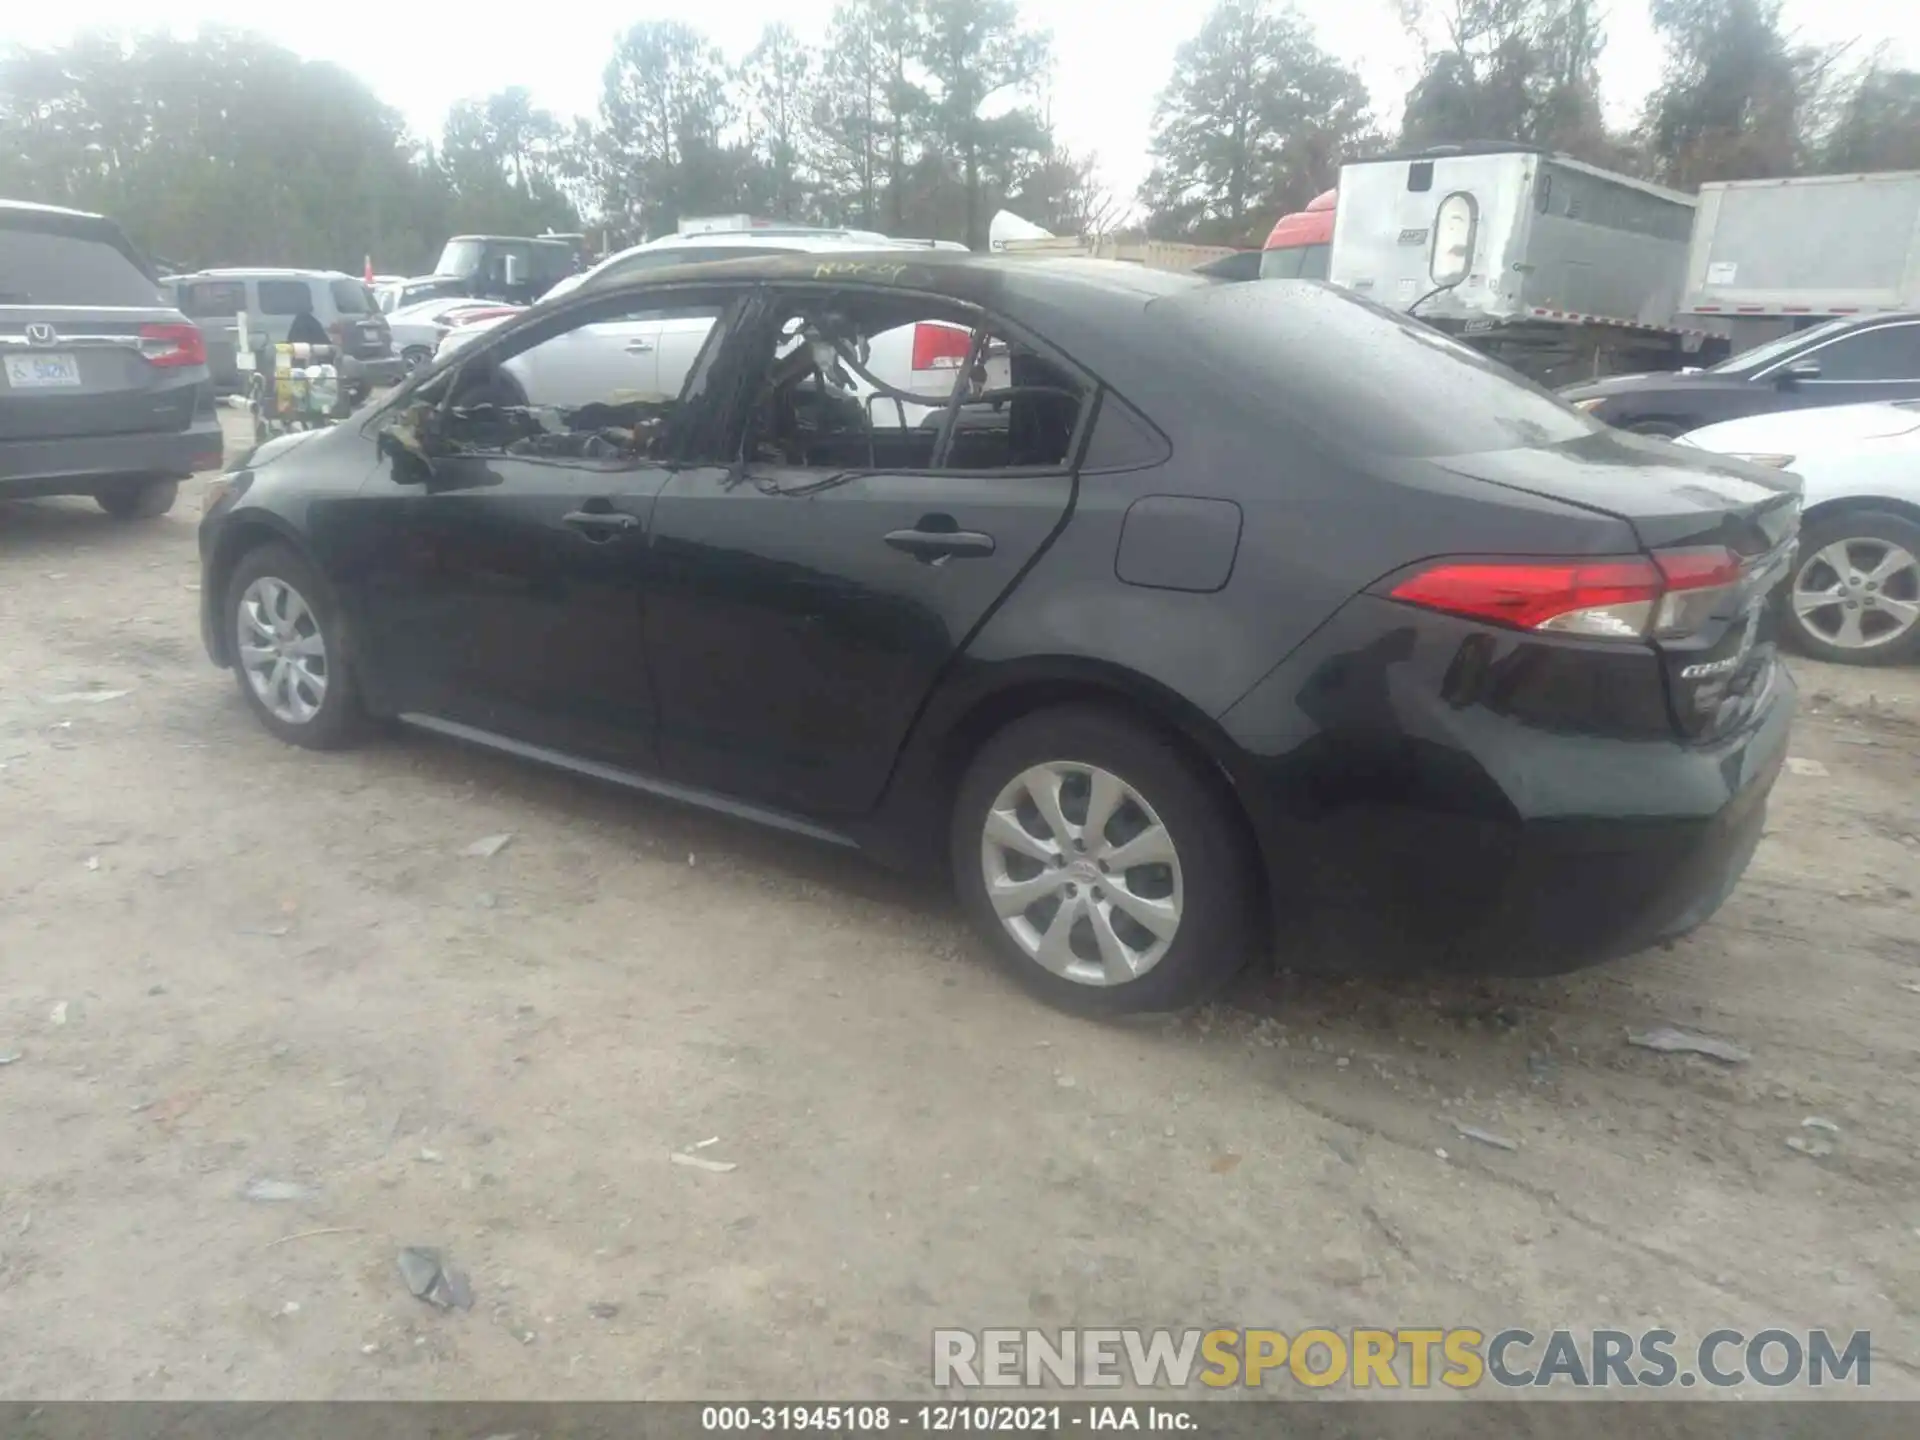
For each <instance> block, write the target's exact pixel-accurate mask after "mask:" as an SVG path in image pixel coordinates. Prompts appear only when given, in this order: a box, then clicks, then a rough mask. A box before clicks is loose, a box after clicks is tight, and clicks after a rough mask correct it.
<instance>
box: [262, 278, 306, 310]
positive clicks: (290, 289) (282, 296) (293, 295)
mask: <svg viewBox="0 0 1920 1440" xmlns="http://www.w3.org/2000/svg"><path fill="white" fill-rule="evenodd" d="M257 288H258V289H259V292H260V313H261V314H263V315H298V314H299V313H300V312H301V311H302V310H311V309H313V296H312V294H310V293H309V292H308V290H307V282H306V281H304V280H262V281H260V282H259V283H258V287H257Z"/></svg>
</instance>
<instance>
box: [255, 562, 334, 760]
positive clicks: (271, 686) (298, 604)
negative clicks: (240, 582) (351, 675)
mask: <svg viewBox="0 0 1920 1440" xmlns="http://www.w3.org/2000/svg"><path fill="white" fill-rule="evenodd" d="M236 629H237V630H238V634H237V636H236V637H235V638H236V642H237V647H238V648H237V653H238V655H239V657H240V666H241V669H242V670H243V671H244V672H245V673H246V677H247V682H248V683H249V684H250V685H251V686H252V687H253V693H254V695H255V696H256V697H257V698H258V699H259V701H260V703H261V704H262V705H264V706H266V708H267V711H268V713H269V714H271V715H272V716H273V717H274V718H275V719H276V720H281V721H284V722H285V723H287V724H289V725H305V724H306V723H307V722H308V721H310V720H312V719H313V717H314V716H316V715H318V714H319V713H320V707H321V706H322V705H323V704H325V703H326V698H327V673H328V672H327V642H326V636H324V635H323V634H322V633H321V631H320V622H319V620H318V619H317V618H316V617H315V616H314V613H313V607H312V606H310V605H309V604H307V602H306V599H305V597H303V596H302V595H301V594H300V592H299V591H298V590H295V589H294V588H293V586H291V585H289V584H288V583H287V582H286V581H284V580H280V579H276V578H275V577H273V576H271V575H262V576H261V577H260V578H259V579H257V580H255V581H254V582H253V583H252V584H251V585H249V586H247V588H246V590H245V591H244V592H243V593H242V594H241V596H240V606H239V612H238V619H237V623H236Z"/></svg>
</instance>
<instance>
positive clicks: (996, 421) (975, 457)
mask: <svg viewBox="0 0 1920 1440" xmlns="http://www.w3.org/2000/svg"><path fill="white" fill-rule="evenodd" d="M977 322H978V317H977V316H971V315H963V314H961V313H960V312H955V313H953V314H951V315H949V314H942V313H938V312H937V311H934V310H931V309H930V307H929V304H928V302H927V301H925V300H923V299H920V298H918V297H912V296H898V295H885V294H872V293H866V292H829V293H827V294H824V295H821V296H819V297H818V298H813V297H809V298H808V299H806V300H805V301H803V302H800V303H797V304H793V305H790V306H787V307H784V313H781V314H780V315H779V317H778V323H777V325H775V326H773V327H772V335H773V340H772V346H771V348H772V354H771V355H770V357H769V360H768V363H767V364H766V365H765V367H764V370H763V372H762V378H761V380H760V383H759V386H758V388H757V392H756V395H755V400H754V403H753V406H752V409H751V413H750V416H749V419H748V425H747V432H746V444H745V451H744V453H745V455H746V456H747V458H749V459H750V460H753V461H758V462H762V463H767V464H773V465H779V466H786V467H792V468H797V469H829V470H856V469H864V470H882V469H885V470H896V469H899V470H931V469H941V470H1005V469H1020V468H1051V467H1056V466H1059V465H1061V464H1064V463H1065V462H1066V459H1067V456H1068V452H1069V450H1070V449H1071V447H1072V443H1073V437H1074V432H1075V427H1076V425H1077V422H1078V419H1079V414H1080V407H1081V403H1082V401H1083V400H1084V399H1085V398H1086V390H1085V387H1084V386H1082V385H1081V384H1080V383H1079V381H1078V380H1077V378H1076V377H1075V376H1074V375H1073V374H1071V373H1070V372H1069V371H1068V370H1066V369H1065V367H1063V366H1061V365H1059V364H1057V363H1055V362H1054V361H1053V360H1051V359H1049V358H1048V357H1046V356H1044V355H1041V354H1039V353H1038V352H1036V351H1035V350H1033V349H1032V348H1030V347H1028V346H1025V345H1022V344H1020V343H1019V342H1017V341H1009V340H1006V339H1004V338H1002V337H1000V336H997V335H995V334H994V333H993V332H992V331H991V330H988V329H986V328H983V327H981V326H980V325H979V324H978V323H977ZM927 326H934V327H939V328H942V329H946V330H951V331H955V332H960V333H964V334H965V335H966V337H967V345H966V353H965V355H964V357H962V356H958V355H956V356H954V357H953V360H952V363H951V365H950V367H943V368H942V370H940V371H937V372H935V373H936V374H941V375H944V373H945V371H946V369H948V368H950V369H951V373H952V375H953V381H952V383H951V385H948V386H944V387H942V386H939V385H937V384H936V385H928V386H925V387H923V388H920V389H916V390H902V389H900V388H898V387H897V386H894V385H890V384H888V383H887V382H886V381H884V380H882V379H880V378H879V377H878V376H877V375H876V374H875V373H874V371H873V369H872V368H871V365H870V361H871V359H872V355H873V349H874V345H875V342H876V341H882V342H883V343H884V339H885V338H886V337H899V336H901V335H902V334H903V332H904V333H905V334H911V333H912V332H915V331H917V330H919V329H921V328H923V327H927ZM763 343H764V342H763ZM921 373H925V372H921V371H916V375H918V374H921Z"/></svg>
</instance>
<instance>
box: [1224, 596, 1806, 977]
mask: <svg viewBox="0 0 1920 1440" xmlns="http://www.w3.org/2000/svg"><path fill="white" fill-rule="evenodd" d="M1383 607H1384V608H1383ZM1383 626H1393V627H1397V628H1382V627H1383ZM1369 632H1370V633H1371V636H1372V637H1373V638H1372V640H1371V642H1369V639H1368V638H1367V637H1368V634H1369ZM1305 651H1307V652H1312V653H1303V654H1302V655H1301V656H1299V657H1296V659H1295V660H1292V661H1289V662H1288V663H1287V664H1286V665H1284V666H1282V667H1281V669H1280V670H1279V671H1276V672H1275V673H1274V675H1272V676H1269V677H1268V679H1267V680H1265V681H1263V682H1262V683H1261V685H1260V686H1258V687H1256V689H1255V690H1254V692H1253V693H1252V694H1250V695H1249V696H1247V697H1246V698H1245V699H1244V700H1242V701H1241V702H1240V703H1239V704H1238V705H1236V706H1235V707H1234V708H1233V709H1232V710H1231V711H1229V712H1228V714H1227V715H1226V716H1225V717H1223V723H1224V724H1225V725H1226V726H1227V729H1228V731H1229V733H1230V734H1232V735H1233V736H1234V738H1235V739H1237V740H1238V741H1239V742H1240V744H1241V745H1242V746H1244V747H1245V748H1246V750H1248V751H1250V752H1252V761H1251V765H1250V767H1249V768H1248V769H1247V770H1246V772H1245V773H1242V774H1239V775H1236V776H1235V779H1236V781H1237V782H1238V788H1239V790H1240V793H1241V797H1242V800H1243V802H1244V803H1245V805H1246V808H1247V811H1248V814H1249V816H1250V817H1251V818H1252V820H1253V823H1254V829H1255V832H1256V835H1257V837H1258V840H1259V843H1260V847H1261V851H1262V857H1263V859H1264V861H1265V864H1266V869H1267V875H1268V881H1269V885H1268V889H1269V892H1270V894H1271V897H1272V903H1273V912H1274V926H1275V932H1276V938H1277V939H1278V941H1279V945H1280V951H1281V954H1282V955H1283V956H1285V957H1286V958H1287V962H1288V963H1297V964H1300V965H1303V966H1304V965H1316V966H1321V967H1326V968H1338V969H1347V970H1398V969H1407V968H1421V967H1432V966H1441V967H1444V968H1448V969H1457V970H1462V971H1475V972H1482V973H1491V974H1513V975H1520V974H1535V975H1540V974H1554V973H1559V972H1563V971H1568V970H1574V969H1578V968H1580V967H1582V966H1585V965H1591V964H1597V963H1600V962H1603V961H1606V960H1610V959H1615V958H1618V957H1620V956H1623V955H1627V954H1631V953H1633V952H1635V951H1638V950H1643V949H1646V948H1647V947H1649V946H1651V945H1655V944H1658V943H1660V942H1662V941H1665V940H1669V939H1672V938H1675V937H1676V936H1678V935H1681V934H1684V933H1686V932H1687V931H1688V930H1690V929H1692V928H1694V927H1695V926H1697V925H1699V924H1701V923H1703V922H1704V921H1705V920H1707V919H1708V918H1709V917H1710V916H1712V915H1713V913H1714V912H1715V911H1716V910H1718V908H1719V907H1720V905H1721V904H1722V903H1723V902H1724V901H1725V900H1726V898H1727V896H1728V895H1729V894H1731V893H1732V891H1733V889H1734V887H1735V886H1736V885H1737V883H1738V882H1739V879H1740V877H1741V875H1742V874H1743V873H1744V872H1745V870H1746V867H1747V863H1748V861H1749V860H1750V859H1751V858H1752V856H1753V852H1754V849H1755V847H1756V846H1757V845H1758V843H1759V840H1760V835H1761V832H1762V829H1763V828H1764V825H1765V820H1766V806H1767V798H1768V795H1769V793H1770V791H1771V790H1772V788H1773V782H1774V779H1775V777H1776V776H1777V775H1778V774H1779V771H1780V768H1781V765H1782V763H1783V762H1784V760H1785V757H1786V747H1787V735H1788V731H1789V729H1790V726H1791V723H1792V716H1793V710H1794V702H1795V694H1794V688H1793V682H1792V680H1791V679H1790V678H1789V677H1788V675H1787V672H1786V670H1785V668H1784V667H1783V666H1780V665H1779V664H1778V663H1773V664H1772V665H1771V673H1770V676H1769V678H1768V681H1767V691H1766V694H1765V695H1764V697H1763V699H1762V700H1761V702H1760V703H1759V704H1758V705H1757V706H1756V707H1755V710H1754V712H1753V714H1752V715H1751V716H1750V717H1749V720H1748V722H1747V723H1746V724H1745V725H1744V726H1743V727H1742V728H1741V729H1740V730H1738V731H1737V732H1735V733H1732V734H1729V735H1727V736H1724V737H1720V738H1719V739H1717V740H1715V741H1712V742H1708V743H1702V744H1685V743H1682V742H1681V741H1679V740H1678V739H1676V738H1673V736H1672V734H1671V731H1670V728H1668V727H1665V718H1664V715H1660V716H1658V717H1656V716H1654V715H1651V714H1644V715H1635V714H1634V712H1633V710H1632V708H1631V705H1630V703H1629V702H1623V701H1622V700H1621V698H1620V697H1621V696H1622V695H1623V694H1626V693H1628V692H1633V691H1641V692H1643V693H1645V694H1648V695H1652V696H1656V697H1661V706H1662V709H1664V691H1663V690H1661V688H1660V681H1659V678H1658V675H1657V662H1655V661H1654V660H1653V659H1652V657H1651V655H1650V653H1649V654H1647V655H1646V657H1645V660H1644V662H1643V661H1642V660H1641V658H1640V656H1639V655H1637V654H1633V653H1624V652H1623V651H1622V650H1621V649H1620V647H1613V648H1612V649H1611V650H1606V649H1595V648H1594V647H1585V648H1582V649H1578V650H1573V651H1569V650H1568V649H1567V648H1566V647H1564V646H1554V647H1552V648H1551V649H1549V648H1548V647H1543V646H1540V645H1538V644H1535V643H1533V642H1530V641H1528V640H1527V639H1526V638H1525V637H1523V636H1519V635H1514V634H1512V633H1510V632H1498V631H1492V630H1488V629H1486V628H1484V627H1479V626H1475V625H1472V624H1470V623H1468V622H1464V621H1453V620H1449V619H1444V618H1441V617H1428V616H1425V615H1418V614H1416V612H1412V611H1409V610H1407V609H1405V608H1404V607H1398V606H1391V605H1390V603H1389V602H1385V601H1376V600H1373V599H1371V598H1368V597H1363V598H1362V599H1361V600H1359V601H1356V602H1353V604H1352V605H1350V606H1349V607H1348V608H1347V610H1346V611H1343V612H1342V614H1341V616H1339V617H1336V618H1335V620H1334V621H1333V622H1331V623H1330V624H1329V625H1328V627H1327V628H1326V629H1325V630H1323V631H1322V632H1321V633H1320V634H1319V635H1317V636H1316V637H1315V638H1314V640H1313V641H1312V642H1310V643H1309V645H1308V646H1307V647H1305ZM1570 654H1571V655H1572V656H1573V657H1574V659H1575V660H1576V661H1577V662H1580V663H1578V664H1575V665H1569V666H1565V667H1562V668H1561V669H1560V671H1559V673H1557V674H1556V673H1554V669H1555V667H1554V665H1553V664H1552V663H1550V659H1551V657H1554V656H1557V657H1558V658H1560V659H1565V658H1567V657H1568V656H1569V655H1570ZM1543 656H1547V657H1549V659H1548V660H1543V658H1542V657H1543ZM1370 657H1377V658H1378V663H1377V664H1376V663H1375V662H1374V659H1373V658H1370ZM1469 658H1470V662H1471V665H1472V667H1473V669H1474V671H1475V673H1474V675H1473V676H1472V677H1463V672H1464V671H1465V670H1466V669H1467V666H1466V665H1465V664H1463V661H1465V660H1468V659H1469ZM1643 664H1644V669H1645V673H1643V674H1639V675H1637V676H1636V673H1635V672H1636V670H1637V669H1639V668H1641V667H1642V666H1643ZM1302 667H1304V668H1302ZM1596 667H1597V668H1596ZM1330 675H1331V677H1332V678H1331V679H1330V678H1329V677H1330ZM1583 678H1584V680H1585V682H1586V683H1585V684H1584V685H1582V684H1580V683H1579V682H1580V681H1581V680H1582V679H1583ZM1602 692H1606V694H1605V695H1604V696H1603V694H1602ZM1608 705H1611V706H1612V707H1613V708H1612V710H1611V712H1610V713H1605V714H1604V715H1603V713H1602V712H1603V710H1605V708H1606V707H1607V706H1608ZM1656 718H1657V719H1658V721H1659V725H1656V724H1655V723H1654V721H1655V720H1656ZM1602 720H1604V723H1605V726H1606V728H1607V731H1608V733H1605V734H1599V733H1595V731H1596V730H1598V729H1600V728H1601V726H1600V723H1599V722H1601V721H1602ZM1662 728H1667V733H1665V734H1662V733H1660V730H1661V729H1662ZM1636 732H1637V733H1636Z"/></svg>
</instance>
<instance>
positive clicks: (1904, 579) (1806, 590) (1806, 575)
mask: <svg viewBox="0 0 1920 1440" xmlns="http://www.w3.org/2000/svg"><path fill="white" fill-rule="evenodd" d="M1793 611H1794V614H1795V615H1797V616H1798V617H1799V619H1800V623H1801V624H1802V625H1803V626H1805V627H1806V629H1807V632H1808V633H1809V634H1811V635H1812V636H1814V637H1815V638H1816V639H1819V640H1824V641H1825V642H1826V643H1827V644H1829V645H1832V646H1834V647H1835V648H1836V649H1840V650H1875V649H1878V648H1880V647H1881V646H1883V645H1890V644H1892V643H1893V642H1894V641H1896V640H1899V639H1900V638H1901V637H1902V636H1904V635H1906V634H1908V633H1909V632H1910V631H1911V630H1912V629H1913V628H1914V626H1915V625H1916V624H1920V560H1917V559H1915V557H1914V556H1913V554H1912V553H1911V552H1910V551H1908V550H1907V549H1905V548H1904V547H1902V546H1900V545H1896V544H1894V543H1893V542H1892V541H1891V540H1880V539H1876V538H1875V537H1873V536H1871V535H1850V536H1848V537H1846V538H1845V539H1842V540H1835V541H1834V542H1833V543H1832V544H1830V545H1827V546H1825V547H1823V548H1821V549H1819V550H1816V551H1814V553H1813V554H1811V555H1809V556H1808V557H1807V558H1806V559H1805V560H1804V561H1802V562H1801V565H1800V569H1799V572H1798V573H1797V574H1796V575H1795V576H1794V580H1793Z"/></svg>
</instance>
